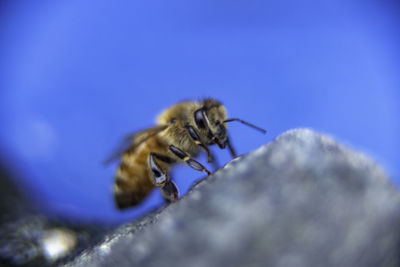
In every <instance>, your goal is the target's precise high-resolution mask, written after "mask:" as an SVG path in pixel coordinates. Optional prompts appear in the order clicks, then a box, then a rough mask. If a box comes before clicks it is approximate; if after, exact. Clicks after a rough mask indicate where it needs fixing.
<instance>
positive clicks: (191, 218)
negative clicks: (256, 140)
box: [65, 129, 400, 267]
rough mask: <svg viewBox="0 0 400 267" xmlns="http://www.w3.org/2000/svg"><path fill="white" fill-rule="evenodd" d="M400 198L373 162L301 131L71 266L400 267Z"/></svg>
mask: <svg viewBox="0 0 400 267" xmlns="http://www.w3.org/2000/svg"><path fill="white" fill-rule="evenodd" d="M399 200H400V194H399V191H398V190H397V189H396V188H395V187H394V186H393V185H392V184H391V183H390V181H389V180H388V178H387V176H386V175H385V173H384V172H383V170H382V169H381V168H380V167H379V166H377V165H376V164H375V163H374V162H373V161H372V160H371V159H369V158H367V157H366V156H364V155H362V154H360V153H357V152H354V151H352V150H350V149H348V148H346V147H344V146H342V145H340V144H338V143H337V142H335V141H334V140H332V139H331V138H329V137H326V136H323V135H320V134H317V133H315V132H313V131H311V130H307V129H298V130H292V131H288V132H286V133H284V134H283V135H281V136H280V137H278V138H277V139H276V140H274V141H273V142H271V143H270V144H268V145H266V146H263V147H262V148H260V149H259V150H257V151H254V152H252V153H250V154H248V155H245V156H242V157H240V158H238V159H236V160H234V161H232V162H230V163H229V164H227V165H226V166H225V167H224V168H223V169H220V170H219V171H217V172H216V173H215V174H213V175H212V176H210V177H208V178H207V179H205V180H203V181H202V182H200V183H199V184H197V185H196V186H195V187H194V188H193V189H192V190H191V191H190V192H189V193H188V194H187V195H186V196H185V197H183V198H182V199H180V200H179V201H178V202H176V203H174V204H171V205H169V206H167V207H166V208H164V209H163V210H161V211H160V212H159V213H155V214H151V215H149V216H147V217H145V218H143V219H142V220H141V221H139V222H137V223H131V224H127V225H125V226H122V227H120V228H119V229H117V230H116V231H115V232H113V233H111V234H109V235H107V236H106V237H105V239H104V241H103V242H101V243H100V244H98V245H96V246H94V247H92V248H89V249H87V250H86V251H85V252H84V253H83V254H82V255H80V256H79V257H77V258H76V259H75V260H74V261H72V262H70V263H68V264H66V265H65V266H70V267H72V266H119V267H123V266H182V267H183V266H184V267H187V266H284V267H288V266H289V267H290V266H296V267H298V266H305V267H306V266H307V267H308V266H352V267H353V266H400V264H399V248H400V246H399V244H400V242H399V241H400V238H399V237H400V236H399V233H400V231H399V225H400V224H399V223H400V217H399V215H400V213H399V211H400V210H399V209H400V206H399V204H400V202H399Z"/></svg>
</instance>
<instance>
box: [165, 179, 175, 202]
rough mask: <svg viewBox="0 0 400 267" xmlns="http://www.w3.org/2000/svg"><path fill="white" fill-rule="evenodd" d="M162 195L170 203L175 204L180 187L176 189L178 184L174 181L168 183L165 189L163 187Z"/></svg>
mask: <svg viewBox="0 0 400 267" xmlns="http://www.w3.org/2000/svg"><path fill="white" fill-rule="evenodd" d="M161 193H162V195H163V197H164V199H165V200H166V201H167V202H168V203H170V202H174V201H175V200H177V199H178V196H179V190H178V187H176V184H175V183H174V182H172V181H168V182H166V183H165V184H164V185H163V187H161Z"/></svg>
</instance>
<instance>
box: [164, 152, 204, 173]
mask: <svg viewBox="0 0 400 267" xmlns="http://www.w3.org/2000/svg"><path fill="white" fill-rule="evenodd" d="M169 149H170V150H171V151H172V153H174V154H175V155H176V156H177V157H178V158H180V159H181V160H183V161H184V162H186V164H187V165H188V166H189V167H191V168H193V169H195V170H196V171H201V172H202V171H205V172H206V173H207V174H208V175H210V174H211V172H210V171H209V170H207V168H206V167H204V166H203V164H201V163H200V162H198V161H197V160H195V159H193V158H192V157H190V155H189V154H187V153H186V152H184V151H183V150H181V149H180V148H177V147H176V146H174V145H170V146H169Z"/></svg>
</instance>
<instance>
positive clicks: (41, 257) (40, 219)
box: [0, 165, 107, 267]
mask: <svg viewBox="0 0 400 267" xmlns="http://www.w3.org/2000/svg"><path fill="white" fill-rule="evenodd" d="M10 173H11V172H9V171H8V170H6V168H4V167H3V166H1V165H0V266H28V267H29V266H41V267H46V266H55V265H58V264H59V263H60V262H62V261H63V260H64V261H67V260H68V259H72V258H73V257H74V255H76V254H78V253H79V252H82V251H83V249H85V248H86V247H88V246H89V245H90V244H93V243H94V242H96V241H97V242H98V241H99V240H101V237H103V235H104V234H105V233H106V231H107V229H105V228H103V227H98V226H88V225H86V226H83V225H77V224H76V223H75V224H74V223H72V222H66V221H62V220H60V219H56V218H47V217H46V216H45V215H44V214H41V213H40V212H38V211H37V210H36V209H35V207H34V205H33V204H32V201H29V200H27V199H25V197H26V196H29V190H17V188H18V189H21V187H22V188H23V187H24V186H23V185H20V184H19V185H15V184H13V183H12V182H11V181H13V180H16V179H12V178H13V177H15V175H11V174H10ZM17 186H18V187H17ZM21 192H22V193H21Z"/></svg>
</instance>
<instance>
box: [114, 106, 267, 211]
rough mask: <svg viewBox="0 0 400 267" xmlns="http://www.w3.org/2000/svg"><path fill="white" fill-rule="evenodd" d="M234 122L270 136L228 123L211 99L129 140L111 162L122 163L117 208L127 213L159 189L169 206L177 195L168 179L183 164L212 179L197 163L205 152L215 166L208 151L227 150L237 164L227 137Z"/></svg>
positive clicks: (174, 112)
mask: <svg viewBox="0 0 400 267" xmlns="http://www.w3.org/2000/svg"><path fill="white" fill-rule="evenodd" d="M232 121H239V122H241V123H243V124H245V125H247V126H250V127H252V128H254V129H256V130H259V131H261V132H263V133H266V131H265V130H264V129H261V128H259V127H257V126H255V125H253V124H250V123H248V122H246V121H243V120H241V119H237V118H228V117H227V111H226V108H225V106H224V105H223V104H222V103H221V102H220V101H218V100H216V99H212V98H208V99H204V100H203V101H188V102H180V103H178V104H176V105H174V106H172V107H170V108H169V109H167V110H165V111H164V112H163V113H161V115H160V116H159V117H158V119H157V125H156V126H155V127H152V128H149V129H146V130H143V131H139V132H137V133H135V134H133V135H130V136H128V138H127V139H126V140H127V141H128V142H129V143H130V144H129V147H128V148H127V149H122V151H121V152H117V153H116V154H114V156H112V157H111V158H110V159H109V160H108V161H107V163H108V162H110V161H111V160H113V159H116V158H121V162H120V165H119V168H118V171H117V175H116V178H115V186H114V198H115V202H116V205H117V207H118V208H119V209H125V208H129V207H132V206H136V205H138V204H139V203H141V202H142V201H143V200H144V199H145V198H146V197H147V196H148V195H149V194H150V193H151V192H152V191H153V190H154V188H155V187H160V188H161V193H162V195H163V197H164V198H165V199H166V200H167V201H168V202H173V201H175V200H177V199H178V196H179V191H178V188H177V186H176V184H175V183H174V182H173V181H172V179H171V177H170V170H171V168H172V167H173V166H174V165H175V164H177V163H185V164H186V165H188V166H189V167H191V168H193V169H195V170H197V171H200V172H205V173H206V174H207V175H210V174H211V172H210V171H209V170H208V169H207V168H206V167H205V166H204V165H203V164H201V163H200V162H198V161H197V160H196V159H195V157H196V156H198V155H199V153H200V151H201V150H204V151H205V152H206V153H207V161H208V162H213V161H214V157H213V155H212V153H211V151H210V149H209V148H208V146H211V145H215V144H217V145H218V146H219V147H220V148H221V149H224V148H226V147H228V149H229V151H230V154H231V155H232V157H233V158H236V152H235V150H234V148H233V146H232V144H231V142H230V139H229V138H228V134H227V123H229V122H232ZM120 150H121V149H120Z"/></svg>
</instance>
